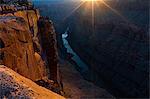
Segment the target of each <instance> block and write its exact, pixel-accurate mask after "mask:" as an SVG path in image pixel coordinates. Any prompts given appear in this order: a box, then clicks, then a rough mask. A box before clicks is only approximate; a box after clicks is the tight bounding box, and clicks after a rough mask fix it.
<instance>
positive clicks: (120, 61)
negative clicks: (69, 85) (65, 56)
mask: <svg viewBox="0 0 150 99" xmlns="http://www.w3.org/2000/svg"><path fill="white" fill-rule="evenodd" d="M147 2H148V1H147ZM108 4H109V2H108ZM110 5H111V3H110ZM114 5H116V8H115V9H117V11H118V12H120V13H121V14H122V16H120V15H118V14H117V13H116V12H113V11H111V10H110V9H109V8H107V7H105V6H104V5H102V4H101V5H100V8H98V7H97V6H96V5H95V8H94V9H95V10H94V11H95V12H94V13H95V14H94V23H92V21H93V20H92V15H91V13H92V12H90V11H91V9H90V8H89V9H88V10H87V9H85V8H86V3H85V4H84V5H83V6H81V7H80V8H79V9H78V10H77V11H76V12H75V13H74V14H73V15H72V16H71V17H70V18H69V19H68V21H67V22H66V23H68V27H69V29H70V30H69V31H70V32H69V33H68V34H69V38H68V40H69V43H70V45H71V47H72V48H73V49H74V50H75V52H76V53H77V54H78V55H79V56H80V57H81V59H82V60H84V62H85V63H86V64H88V66H89V68H90V72H89V73H90V75H86V77H85V78H87V79H89V80H91V81H92V82H94V83H95V84H97V85H99V82H101V80H102V81H104V82H105V84H106V87H108V89H109V90H111V91H112V93H113V94H115V95H116V96H118V97H148V96H149V89H148V88H149V55H148V53H149V35H148V22H147V21H148V20H149V18H148V15H149V14H148V11H149V10H148V6H147V3H142V4H141V3H137V2H133V4H132V3H128V2H126V3H121V1H120V3H119V4H113V5H111V6H113V7H114ZM133 5H134V6H133ZM126 6H128V7H126ZM139 6H140V8H139ZM128 8H129V9H128ZM97 9H99V10H97ZM123 17H124V18H123ZM125 18H126V19H125Z"/></svg>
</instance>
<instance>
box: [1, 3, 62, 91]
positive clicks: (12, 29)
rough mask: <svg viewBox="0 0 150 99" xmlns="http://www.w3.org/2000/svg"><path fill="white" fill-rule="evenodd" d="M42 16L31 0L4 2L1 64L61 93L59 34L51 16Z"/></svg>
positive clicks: (2, 8)
mask: <svg viewBox="0 0 150 99" xmlns="http://www.w3.org/2000/svg"><path fill="white" fill-rule="evenodd" d="M4 3H5V4H4ZM40 17H41V16H40V14H39V12H38V10H37V9H35V8H33V6H32V5H31V4H30V3H29V2H27V0H23V1H17V2H16V1H15V0H14V2H13V1H11V2H10V1H8V2H7V1H5V2H2V4H0V64H1V65H5V66H7V67H9V68H11V69H12V70H14V71H15V72H17V73H19V74H21V75H22V76H24V77H26V78H29V79H31V80H32V81H34V82H36V83H37V84H39V85H41V86H44V87H46V88H48V89H50V90H53V91H55V92H57V93H60V91H61V90H62V89H61V86H60V81H59V80H60V79H59V75H58V73H59V71H58V69H57V66H58V60H57V58H58V55H57V53H58V52H57V44H56V43H57V42H56V37H55V35H56V34H55V31H54V29H51V28H52V27H53V25H52V24H51V22H50V21H49V19H46V18H40ZM42 22H45V24H48V26H47V27H45V26H44V25H43V24H42ZM43 30H44V31H43ZM38 34H39V35H38ZM49 35H50V37H47V36H49ZM43 37H45V38H46V39H45V38H43ZM42 41H45V42H48V43H47V44H48V45H47V46H44V44H45V43H43V42H42Z"/></svg>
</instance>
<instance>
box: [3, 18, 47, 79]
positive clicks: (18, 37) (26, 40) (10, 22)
mask: <svg viewBox="0 0 150 99" xmlns="http://www.w3.org/2000/svg"><path fill="white" fill-rule="evenodd" d="M0 39H1V42H2V43H4V47H3V48H1V53H3V54H4V55H3V56H2V58H1V64H4V65H6V66H8V67H9V68H11V69H13V70H15V71H16V72H18V73H20V74H21V75H23V76H25V77H27V78H30V79H32V80H34V81H35V80H38V79H41V78H42V77H44V75H45V73H46V72H45V71H44V70H45V69H44V63H43V62H39V58H38V60H37V59H36V57H37V55H35V52H34V49H33V42H32V36H31V32H30V30H29V29H28V24H27V22H26V21H25V20H24V19H23V18H21V17H16V16H5V17H4V16H1V17H0ZM35 56H36V57H35Z"/></svg>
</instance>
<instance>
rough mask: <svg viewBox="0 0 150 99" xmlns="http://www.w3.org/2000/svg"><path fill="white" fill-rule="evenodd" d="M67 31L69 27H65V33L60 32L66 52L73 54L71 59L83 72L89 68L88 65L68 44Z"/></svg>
mask: <svg viewBox="0 0 150 99" xmlns="http://www.w3.org/2000/svg"><path fill="white" fill-rule="evenodd" d="M68 31H69V27H68V28H67V29H66V31H65V33H63V34H62V40H63V45H64V47H65V48H66V49H67V52H68V53H71V54H72V55H73V57H72V60H73V61H75V62H76V64H77V65H78V67H79V68H80V72H81V73H85V72H87V71H88V70H89V69H88V66H87V65H86V64H85V63H84V62H83V61H82V60H81V58H80V57H79V56H78V55H77V54H76V53H75V51H74V50H73V49H72V48H71V46H70V45H69V43H68V40H67V37H68Z"/></svg>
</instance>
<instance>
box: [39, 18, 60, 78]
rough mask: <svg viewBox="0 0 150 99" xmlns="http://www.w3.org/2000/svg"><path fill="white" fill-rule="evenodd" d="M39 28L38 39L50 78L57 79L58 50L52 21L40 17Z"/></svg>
mask: <svg viewBox="0 0 150 99" xmlns="http://www.w3.org/2000/svg"><path fill="white" fill-rule="evenodd" d="M38 27H40V28H39V34H38V37H39V40H40V43H41V46H42V55H43V58H45V60H47V61H46V62H47V65H48V66H47V68H48V71H49V74H50V79H52V80H54V81H57V80H58V76H59V75H58V69H57V67H58V55H57V54H58V52H57V42H56V34H55V31H54V27H53V25H52V22H50V21H49V19H46V18H42V17H41V18H40V20H39V22H38Z"/></svg>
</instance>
